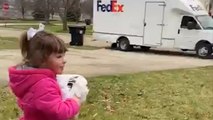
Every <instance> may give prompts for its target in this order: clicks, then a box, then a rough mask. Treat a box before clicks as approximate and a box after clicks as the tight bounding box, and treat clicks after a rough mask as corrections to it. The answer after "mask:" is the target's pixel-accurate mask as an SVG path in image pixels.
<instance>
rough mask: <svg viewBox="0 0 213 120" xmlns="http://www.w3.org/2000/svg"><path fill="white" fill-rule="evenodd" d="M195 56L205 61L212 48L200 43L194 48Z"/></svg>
mask: <svg viewBox="0 0 213 120" xmlns="http://www.w3.org/2000/svg"><path fill="white" fill-rule="evenodd" d="M196 53H197V56H198V57H200V58H203V59H207V58H209V57H210V56H211V54H212V46H211V45H210V44H207V43H201V44H199V45H197V47H196Z"/></svg>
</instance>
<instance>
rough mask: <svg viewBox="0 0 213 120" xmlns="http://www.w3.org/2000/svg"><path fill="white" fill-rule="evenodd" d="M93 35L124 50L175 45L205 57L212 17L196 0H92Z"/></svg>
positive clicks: (211, 38) (211, 44) (210, 42)
mask: <svg viewBox="0 0 213 120" xmlns="http://www.w3.org/2000/svg"><path fill="white" fill-rule="evenodd" d="M93 3H94V9H93V12H94V17H93V37H94V39H96V40H104V41H107V42H111V43H112V44H113V45H116V47H118V48H119V49H120V50H122V51H126V50H129V49H131V48H132V47H133V46H140V47H141V49H143V50H149V48H151V47H155V48H169V49H170V48H174V49H180V50H183V51H187V50H195V51H196V53H197V55H198V56H199V57H201V58H208V57H209V56H210V55H211V54H212V47H213V19H212V18H211V17H210V16H208V13H207V11H206V10H205V9H204V7H203V6H202V4H201V3H200V1H199V0H94V2H93Z"/></svg>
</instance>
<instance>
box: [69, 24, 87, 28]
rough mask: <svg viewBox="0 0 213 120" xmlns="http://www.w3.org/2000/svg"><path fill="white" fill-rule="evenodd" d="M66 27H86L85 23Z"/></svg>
mask: <svg viewBox="0 0 213 120" xmlns="http://www.w3.org/2000/svg"><path fill="white" fill-rule="evenodd" d="M68 27H82V28H84V27H86V25H85V24H83V23H81V24H74V25H69V26H68Z"/></svg>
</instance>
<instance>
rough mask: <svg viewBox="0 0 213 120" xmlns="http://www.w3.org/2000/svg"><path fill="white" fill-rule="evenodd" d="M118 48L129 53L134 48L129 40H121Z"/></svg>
mask: <svg viewBox="0 0 213 120" xmlns="http://www.w3.org/2000/svg"><path fill="white" fill-rule="evenodd" d="M118 48H119V49H120V50H121V51H128V50H130V49H131V48H132V47H131V45H130V44H129V40H128V39H127V38H121V39H119V41H118Z"/></svg>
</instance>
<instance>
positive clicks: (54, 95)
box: [9, 67, 79, 120]
mask: <svg viewBox="0 0 213 120" xmlns="http://www.w3.org/2000/svg"><path fill="white" fill-rule="evenodd" d="M55 77H56V75H55V74H54V73H53V72H52V71H50V70H48V69H28V70H17V69H16V67H10V68H9V78H10V82H9V85H10V87H11V89H12V91H13V93H14V94H15V95H16V97H17V99H18V100H17V101H18V105H19V107H20V108H21V110H22V111H23V112H24V115H23V117H22V118H21V120H67V119H69V118H72V117H74V115H76V114H77V113H78V112H79V105H78V103H77V102H76V101H75V100H73V99H67V100H66V101H62V97H61V91H60V88H59V86H58V84H57V82H56V78H55Z"/></svg>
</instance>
